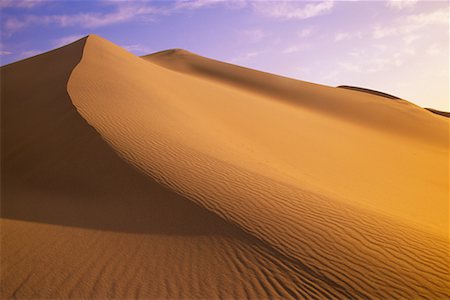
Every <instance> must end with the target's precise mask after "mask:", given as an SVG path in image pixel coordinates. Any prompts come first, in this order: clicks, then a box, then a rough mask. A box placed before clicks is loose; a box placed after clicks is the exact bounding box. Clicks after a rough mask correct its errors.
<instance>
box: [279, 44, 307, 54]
mask: <svg viewBox="0 0 450 300" xmlns="http://www.w3.org/2000/svg"><path fill="white" fill-rule="evenodd" d="M309 47H310V45H307V44H305V45H293V46H290V47H287V48H286V49H284V50H283V51H281V53H283V54H291V53H296V52H300V51H303V50H305V49H308V48H309Z"/></svg>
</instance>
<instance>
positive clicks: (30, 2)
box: [0, 0, 46, 8]
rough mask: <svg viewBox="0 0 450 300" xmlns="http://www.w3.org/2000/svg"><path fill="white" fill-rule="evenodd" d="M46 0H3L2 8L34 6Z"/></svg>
mask: <svg viewBox="0 0 450 300" xmlns="http://www.w3.org/2000/svg"><path fill="white" fill-rule="evenodd" d="M45 1H46V0H1V1H0V8H9V7H12V8H32V7H35V6H37V5H40V4H43V3H45Z"/></svg>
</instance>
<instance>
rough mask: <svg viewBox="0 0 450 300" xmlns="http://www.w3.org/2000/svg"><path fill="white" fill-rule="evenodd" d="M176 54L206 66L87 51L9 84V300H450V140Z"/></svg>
mask: <svg viewBox="0 0 450 300" xmlns="http://www.w3.org/2000/svg"><path fill="white" fill-rule="evenodd" d="M166 54H170V55H174V54H175V55H178V56H180V54H181V57H183V56H187V58H186V59H184V60H183V59H182V58H179V57H177V59H176V63H174V64H180V61H181V64H184V65H189V64H191V61H190V59H191V57H193V56H194V55H193V54H190V53H186V52H185V51H180V50H178V51H174V52H162V53H159V54H158V55H156V56H155V57H152V58H151V59H150V60H148V59H142V58H139V57H136V56H134V55H132V54H130V53H128V52H126V51H125V50H123V49H121V48H120V47H118V46H116V45H114V44H112V43H110V42H108V41H106V40H104V39H102V38H100V37H97V36H94V35H91V36H89V37H87V38H85V39H82V40H80V41H78V42H76V43H74V44H72V45H69V46H66V47H64V48H61V49H58V50H55V51H53V52H49V53H46V54H44V55H43V56H38V57H35V58H32V59H30V60H27V61H22V62H19V63H17V64H13V65H10V66H8V67H7V68H2V77H4V78H10V79H9V80H10V82H6V84H5V86H6V87H7V88H5V89H3V88H2V108H3V107H5V106H4V101H5V103H6V105H7V106H6V107H7V108H8V109H7V110H4V109H2V122H3V121H4V123H3V124H2V130H3V129H4V128H6V130H5V132H7V133H8V134H7V135H6V136H5V137H4V136H3V132H2V163H3V162H8V164H7V165H5V166H4V167H3V168H2V186H6V189H2V199H4V200H3V201H2V202H3V203H2V246H3V248H4V252H5V253H4V254H2V264H3V265H5V266H6V267H5V268H2V273H1V274H2V282H4V284H3V286H2V297H5V298H8V297H16V298H21V297H22V298H27V297H28V298H29V297H60V298H93V297H94V298H95V297H98V298H105V297H109V298H114V297H115V298H124V297H147V298H230V297H232V298H386V297H393V298H414V297H421V298H430V299H435V298H445V297H449V286H448V279H449V274H448V270H447V266H448V256H447V250H448V249H447V248H448V234H447V233H448V232H447V231H446V230H448V228H446V226H447V227H448V216H447V215H446V212H445V211H444V212H443V211H442V209H445V208H447V212H448V203H446V199H445V197H446V196H448V173H445V165H443V164H444V163H445V162H446V161H447V162H448V157H447V158H446V153H447V154H448V150H446V149H445V147H446V142H447V141H446V137H445V134H446V133H447V134H448V128H447V131H446V129H445V128H446V127H445V126H447V125H448V123H445V122H443V121H442V120H441V118H438V117H434V116H432V115H431V116H430V115H429V114H428V113H427V112H426V111H422V110H421V109H419V108H417V107H415V106H413V105H409V104H408V103H406V102H404V103H400V104H395V105H399V106H395V105H394V106H391V104H385V103H384V102H383V103H382V104H380V105H381V106H384V105H387V106H388V108H386V107H382V108H379V109H376V110H375V112H374V111H373V110H372V108H373V106H374V105H375V107H376V105H377V104H376V103H373V101H376V100H375V99H377V100H378V98H379V97H377V98H372V97H373V96H372V95H370V96H367V98H364V97H362V96H361V98H351V99H350V100H349V101H346V100H345V99H346V98H347V97H350V96H352V97H354V95H355V94H354V93H353V92H352V93H350V94H346V93H345V92H344V93H343V94H341V92H337V96H336V95H334V94H333V92H332V91H333V89H332V88H326V87H318V86H316V85H312V84H308V83H302V82H299V83H298V86H295V87H290V86H289V85H290V84H291V83H292V84H293V82H292V81H291V80H288V82H286V81H285V80H287V79H283V78H281V79H279V82H278V81H277V80H275V83H272V81H273V79H274V78H273V75H268V74H259V73H257V72H256V71H251V70H248V71H246V72H250V73H249V74H248V75H249V76H250V75H251V76H252V77H253V78H252V79H251V78H248V77H246V76H247V75H245V72H243V73H244V74H242V73H240V72H241V70H240V69H239V71H236V70H235V68H234V67H229V66H226V67H225V68H224V69H221V68H220V67H221V66H220V65H219V66H217V65H215V63H214V64H213V65H210V64H209V62H208V60H207V59H204V58H201V57H200V58H198V59H199V60H201V64H203V65H202V68H203V69H202V70H208V69H210V70H211V74H213V75H210V74H209V73H207V74H206V75H205V74H203V75H200V74H198V73H197V71H196V70H194V71H192V69H189V68H188V69H184V70H183V71H180V70H179V69H177V67H174V66H173V65H172V59H169V60H167V57H165V55H166ZM161 55H162V56H164V57H162V58H161ZM157 56H160V57H159V58H158V57H157ZM62 61H64V62H66V65H61V62H62ZM161 61H162V62H163V63H161ZM55 64H56V65H58V66H59V67H58V68H57V69H56V70H55V69H54V65H55ZM163 64H164V65H165V66H162V65H163ZM230 68H231V69H230ZM30 69H31V70H36V71H39V72H40V73H42V74H46V76H41V77H40V81H33V79H34V78H35V76H36V75H35V73H29V70H30ZM175 69H176V70H175ZM50 70H52V71H50ZM233 72H234V73H235V75H236V76H232V75H233ZM252 72H253V73H252ZM12 74H17V78H15V77H14V76H13V75H12ZM224 74H225V75H226V76H225V79H223V78H222V77H221V76H223V75H224ZM69 75H70V77H69ZM240 76H241V77H242V76H243V77H245V79H246V80H244V84H243V86H242V85H239V84H235V82H234V80H236V79H235V78H238V79H239V78H241V77H240ZM267 76H268V77H267ZM258 80H259V81H258ZM267 80H268V81H269V82H268V81H267ZM23 82H27V88H26V89H21V86H20V84H21V83H22V84H23ZM49 82H52V83H53V84H54V85H55V86H57V89H56V88H55V89H48V83H49ZM288 83H289V84H288ZM271 84H272V85H271ZM277 84H279V86H278V87H273V85H277ZM249 85H250V86H249ZM283 85H284V86H285V87H286V88H288V89H291V90H295V91H299V92H302V93H304V94H300V95H298V96H297V98H296V99H294V98H293V97H294V96H293V95H294V94H293V92H292V91H288V92H286V94H283V93H281V92H280V91H281V90H282V88H281V86H283ZM259 86H261V87H259ZM267 86H269V87H267ZM272 88H273V89H275V90H276V91H278V92H277V93H276V94H277V95H278V96H277V97H273V95H274V94H273V92H268V90H271V89H272ZM55 90H57V91H59V92H58V93H55ZM335 90H336V89H335ZM314 93H315V95H316V97H317V98H318V99H320V100H318V101H319V102H320V103H319V104H316V103H312V102H313V94H314ZM280 94H281V96H280ZM31 95H37V96H33V97H31ZM322 96H324V99H328V100H323V99H321V97H322ZM332 96H333V97H332ZM283 97H284V98H285V100H287V101H283V99H281V98H283ZM303 97H305V98H308V99H306V100H305V101H302V100H303ZM4 99H6V100H4ZM24 99H30V100H29V101H28V103H27V102H26V101H24ZM31 99H33V101H31ZM280 100H281V101H280ZM293 100H295V101H296V103H295V105H292V103H291V102H292V101H293ZM46 101H47V102H46ZM327 101H328V102H332V101H336V102H338V103H339V104H340V105H349V106H353V109H355V110H356V111H357V112H361V113H362V114H363V115H364V116H365V117H367V116H369V115H371V114H376V113H379V112H386V111H391V110H392V113H393V112H394V111H397V112H398V111H400V114H399V115H396V116H397V117H398V119H400V120H399V121H398V122H399V123H400V125H398V126H397V127H396V128H397V129H396V130H394V132H395V134H393V133H392V132H385V130H383V128H384V127H383V126H384V125H383V126H381V125H380V126H378V125H376V124H375V123H374V122H379V121H378V120H381V117H380V116H372V117H371V121H370V122H368V123H365V121H363V123H361V120H362V119H361V118H359V117H357V118H353V119H352V118H350V119H346V120H343V117H344V116H347V115H348V114H349V111H350V110H348V108H345V109H343V110H344V111H345V110H347V111H345V112H342V111H339V110H338V111H337V112H335V111H333V109H334V108H335V107H337V106H338V104H337V103H334V104H332V105H331V106H330V107H329V106H327V105H326V104H327ZM339 101H340V102H339ZM358 101H363V102H365V103H369V105H368V108H364V107H363V106H360V105H359V104H358ZM45 103H47V104H46V106H43V104H45ZM316 105H318V106H316ZM311 106H316V107H315V108H314V109H311ZM50 107H53V109H49V108H50ZM324 110H325V111H331V112H323V111H324ZM5 111H6V112H7V113H4V112H5ZM18 112H20V113H21V114H28V115H29V116H30V117H29V118H26V119H25V118H21V119H18V118H14V117H15V116H17V114H18ZM62 112H64V113H63V114H62ZM4 114H5V116H6V118H4ZM406 116H408V117H409V118H412V119H413V120H412V121H411V120H410V121H409V122H419V125H420V126H425V128H424V129H423V131H422V130H418V129H417V128H418V126H416V125H414V126H410V125H409V124H407V121H406ZM33 118H34V119H35V120H36V122H33V121H32V120H33ZM24 120H31V121H24ZM55 120H59V121H58V122H55ZM267 124H270V126H268V125H267ZM374 124H375V125H374ZM391 124H393V125H396V124H397V123H395V122H394V123H391ZM306 128H309V129H311V132H308V131H306V130H304V129H306ZM331 128H333V130H331ZM406 128H408V129H411V130H412V131H413V132H412V133H411V132H410V133H409V135H408V136H407V137H403V136H402V135H401V133H403V131H404V130H406ZM301 129H303V130H301ZM427 130H428V131H429V134H428V135H426V136H425V135H424V134H423V132H425V131H427ZM330 132H331V133H330ZM30 133H32V134H30ZM336 133H339V134H341V135H343V136H344V137H345V139H346V141H347V142H348V145H345V144H344V145H340V144H339V142H338V141H339V140H340V139H341V138H339V137H335V136H334V135H335V134H336ZM369 135H370V136H369ZM42 137H45V138H42ZM402 144H404V145H402ZM4 145H5V146H4ZM330 147H333V148H334V153H333V152H330V151H327V149H329V148H330ZM373 147H376V148H375V149H377V151H378V153H377V156H376V157H375V158H376V161H375V162H373V163H372V164H369V165H367V163H365V164H363V162H364V161H367V157H365V155H364V154H365V153H364V151H366V153H367V151H369V150H370V149H372V148H373ZM398 147H400V149H397V148H398ZM411 148H412V149H414V151H413V153H408V152H405V151H406V149H411ZM349 149H352V150H353V152H354V153H350V152H348V151H349ZM396 149H397V150H396ZM390 151H394V152H395V153H394V155H393V154H392V153H390ZM446 151H447V152H446ZM281 153H283V154H284V156H283V155H281ZM358 153H359V155H358ZM369 153H370V152H369ZM372 153H373V152H372ZM327 155H328V156H330V157H329V158H327ZM399 157H402V159H403V160H404V161H398V158H399ZM338 159H339V160H340V162H339V160H338ZM308 161H311V163H308ZM342 161H344V162H345V163H346V165H341V163H342ZM377 164H378V165H379V166H377ZM390 164H393V165H394V168H393V169H396V168H399V169H400V171H392V173H393V174H389V175H390V177H389V178H388V179H386V180H383V179H377V180H375V182H369V183H365V184H364V183H363V181H364V180H365V179H366V178H367V177H365V176H368V175H371V176H373V175H376V176H374V177H375V178H377V176H378V175H380V174H381V172H382V171H386V170H385V169H386V168H388V169H389V167H388V166H389V165H390ZM427 166H431V167H433V168H432V169H429V168H427ZM86 168H87V169H86ZM366 169H369V171H366V173H364V170H366ZM344 170H345V171H346V173H345V174H343V175H341V177H344V178H342V179H341V181H340V180H338V179H337V178H336V174H342V172H343V171H344ZM389 170H390V169H389ZM377 172H378V173H377ZM421 172H425V174H421ZM328 173H329V174H328ZM405 174H408V175H409V177H408V178H406V179H404V178H403V177H404V175H405ZM358 176H360V177H362V178H361V179H360V180H358V179H357V177H358ZM442 176H443V177H442ZM445 176H447V177H445ZM423 177H427V178H432V180H431V181H430V180H428V181H426V180H423ZM446 179H447V182H446V181H445V180H446ZM408 180H410V181H408ZM352 181H353V182H352ZM388 181H394V184H393V185H390V184H389V183H388ZM346 182H347V184H345V183H346ZM348 182H350V183H352V184H349V183H348ZM415 182H417V183H421V184H422V185H420V186H409V185H410V184H412V183H415ZM341 184H344V186H343V187H340V185H341ZM358 184H362V187H360V188H358V187H353V185H356V186H357V185H358ZM401 185H407V187H408V188H412V189H413V190H412V191H409V190H407V189H406V187H403V188H401V187H400V188H398V189H399V190H395V187H397V186H401ZM373 186H376V187H377V189H378V192H376V191H374V190H372V187H373ZM446 189H447V190H446ZM368 192H371V193H374V195H372V196H368V195H366V194H367V193H368ZM391 193H394V195H393V196H391V197H390V198H388V199H379V198H382V197H387V195H390V194H391ZM424 196H425V197H426V196H429V197H431V200H432V201H433V203H435V206H434V207H432V208H430V207H429V206H428V203H423V202H424V201H423V199H424ZM358 197H360V198H362V199H358ZM409 198H411V199H409ZM395 199H397V201H396V202H395V203H390V202H392V201H393V200H395ZM400 200H404V201H406V200H411V201H410V203H409V204H407V203H402V201H400ZM398 202H400V203H398ZM446 205H447V206H446ZM407 206H412V209H410V210H408V209H407ZM417 210H422V211H420V214H417ZM415 213H416V214H417V215H416V214H415ZM419 215H422V216H423V217H422V218H420V217H419ZM55 258H57V259H55ZM44 266H45V268H44Z"/></svg>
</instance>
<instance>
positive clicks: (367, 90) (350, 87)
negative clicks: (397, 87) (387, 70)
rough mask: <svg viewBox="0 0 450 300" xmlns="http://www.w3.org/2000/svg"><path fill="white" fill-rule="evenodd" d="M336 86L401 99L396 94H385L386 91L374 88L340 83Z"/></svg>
mask: <svg viewBox="0 0 450 300" xmlns="http://www.w3.org/2000/svg"><path fill="white" fill-rule="evenodd" d="M338 88H341V89H348V90H353V91H358V92H362V93H368V94H372V95H376V96H380V97H385V98H389V99H394V100H398V99H401V98H399V97H397V96H393V95H390V94H386V93H383V92H379V91H374V90H371V89H366V88H362V87H357V86H349V85H340V86H338Z"/></svg>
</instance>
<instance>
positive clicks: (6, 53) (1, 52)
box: [0, 50, 12, 56]
mask: <svg viewBox="0 0 450 300" xmlns="http://www.w3.org/2000/svg"><path fill="white" fill-rule="evenodd" d="M10 54H12V52H9V51H3V50H0V55H1V56H3V55H10Z"/></svg>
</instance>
